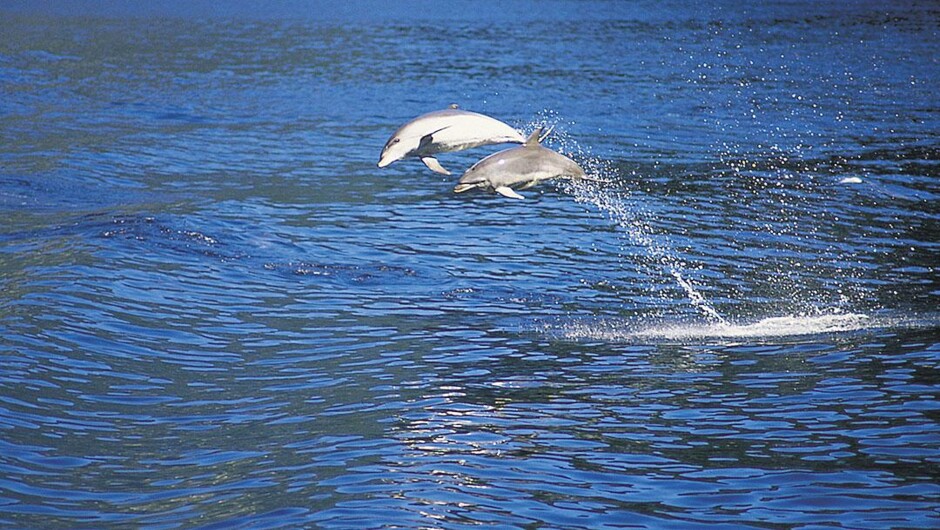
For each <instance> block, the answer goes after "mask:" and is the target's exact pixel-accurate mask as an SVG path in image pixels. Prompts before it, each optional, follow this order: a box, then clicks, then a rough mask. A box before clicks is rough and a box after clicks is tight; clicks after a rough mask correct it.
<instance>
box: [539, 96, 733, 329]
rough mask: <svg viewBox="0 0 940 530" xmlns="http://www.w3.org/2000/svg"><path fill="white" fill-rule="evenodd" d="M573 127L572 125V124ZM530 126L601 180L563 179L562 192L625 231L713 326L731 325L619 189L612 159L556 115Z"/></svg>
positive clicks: (643, 212) (547, 113)
mask: <svg viewBox="0 0 940 530" xmlns="http://www.w3.org/2000/svg"><path fill="white" fill-rule="evenodd" d="M569 125H570V124H569ZM529 126H530V127H537V126H541V127H546V128H551V129H552V130H553V133H552V135H551V136H550V137H549V139H548V142H550V143H554V144H558V145H559V146H560V147H561V151H562V153H564V154H566V155H568V156H571V157H573V158H575V159H576V160H577V161H578V162H579V163H580V164H581V166H582V167H583V168H584V169H585V171H586V172H587V173H588V175H590V176H592V177H594V178H596V179H597V180H596V181H594V180H563V181H558V182H557V183H556V186H557V187H558V189H559V190H560V191H562V192H564V193H567V194H568V195H571V196H572V197H573V198H574V200H575V201H576V202H578V203H587V204H591V205H593V206H594V207H596V208H598V209H599V210H600V211H601V212H603V214H604V215H605V216H606V217H607V218H608V219H610V220H611V221H612V222H613V223H615V224H616V225H617V226H619V227H620V228H621V229H622V230H623V231H622V235H623V236H625V237H626V239H627V240H628V241H629V243H630V244H632V245H633V246H636V247H639V248H642V249H643V250H644V252H645V254H646V257H647V259H648V260H649V261H650V262H652V263H655V264H656V269H658V270H651V271H649V272H651V273H653V274H662V273H666V274H668V275H669V276H671V277H672V278H673V279H674V280H675V282H676V284H677V285H678V286H679V288H680V289H682V291H683V292H684V293H685V295H686V297H688V300H689V302H690V303H691V304H692V306H693V307H695V309H696V310H698V311H699V312H700V313H701V314H702V315H703V316H704V317H705V318H706V319H707V321H708V322H709V323H713V324H728V321H727V320H725V318H724V317H722V316H721V314H719V313H718V311H717V310H715V308H714V307H713V306H712V305H711V303H709V301H708V299H706V298H705V296H704V295H703V294H702V292H701V291H700V290H699V288H698V287H697V286H696V285H695V284H694V283H693V282H692V281H691V280H690V279H688V278H687V277H686V274H684V273H685V272H686V268H685V266H684V265H683V263H682V261H681V260H680V259H679V258H678V257H677V256H676V254H675V252H674V251H673V250H672V248H671V246H670V245H668V243H665V242H663V237H662V236H661V235H659V234H657V233H656V231H655V229H654V227H653V225H652V223H651V222H650V217H651V216H650V215H649V212H647V211H646V210H644V209H643V208H642V207H641V206H639V205H637V204H635V201H633V200H632V199H631V196H630V192H629V191H627V190H623V189H616V188H615V186H614V185H613V182H612V181H613V177H614V176H615V175H616V174H617V172H616V170H615V169H614V168H613V166H612V165H611V162H610V161H609V160H604V159H601V158H599V157H595V156H593V155H591V154H590V153H589V152H587V151H586V150H585V149H584V148H582V147H581V146H580V145H579V144H578V143H577V142H576V141H574V140H572V139H571V138H570V137H569V136H568V135H567V133H566V128H567V127H566V124H564V123H562V122H561V121H560V119H559V117H558V115H557V114H556V113H554V112H553V111H551V110H544V111H542V112H541V113H539V115H538V117H537V119H536V120H535V121H533V122H532V123H530V124H529Z"/></svg>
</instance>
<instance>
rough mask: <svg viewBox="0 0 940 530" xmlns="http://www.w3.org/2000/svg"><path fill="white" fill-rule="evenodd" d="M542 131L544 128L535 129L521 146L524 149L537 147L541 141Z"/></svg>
mask: <svg viewBox="0 0 940 530" xmlns="http://www.w3.org/2000/svg"><path fill="white" fill-rule="evenodd" d="M544 130H545V127H536V128H535V130H534V131H532V134H530V135H529V137H528V138H526V140H525V143H524V144H522V145H524V146H526V147H533V146H538V145H539V142H541V141H542V131H544Z"/></svg>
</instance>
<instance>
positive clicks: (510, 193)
mask: <svg viewBox="0 0 940 530" xmlns="http://www.w3.org/2000/svg"><path fill="white" fill-rule="evenodd" d="M493 191H495V192H496V193H498V194H500V195H502V196H503V197H508V198H510V199H525V197H523V196H522V195H519V194H518V193H516V192H515V191H514V190H513V189H512V188H510V187H509V186H500V187H498V188H496V189H495V190H493Z"/></svg>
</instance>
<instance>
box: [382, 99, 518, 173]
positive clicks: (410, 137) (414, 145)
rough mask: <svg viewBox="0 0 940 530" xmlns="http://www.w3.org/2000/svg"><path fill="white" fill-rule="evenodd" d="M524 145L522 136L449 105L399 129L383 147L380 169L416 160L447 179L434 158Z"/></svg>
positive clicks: (479, 115)
mask: <svg viewBox="0 0 940 530" xmlns="http://www.w3.org/2000/svg"><path fill="white" fill-rule="evenodd" d="M523 142H525V137H524V136H522V133H520V132H519V131H517V130H516V129H513V128H512V127H510V126H509V125H507V124H505V123H503V122H501V121H499V120H497V119H495V118H490V117H489V116H485V115H483V114H478V113H476V112H470V111H466V110H460V109H458V108H457V105H451V106H450V108H448V109H444V110H438V111H434V112H429V113H427V114H424V115H421V116H418V117H417V118H415V119H413V120H411V121H409V122H408V123H406V124H404V125H402V126H401V127H399V128H398V130H397V131H395V133H394V134H392V137H391V138H389V139H388V142H386V143H385V147H384V148H383V149H382V155H381V156H380V157H379V167H385V166H387V165H389V164H391V163H392V162H395V161H396V160H401V159H402V158H406V157H417V158H420V159H421V161H422V162H424V165H426V166H428V168H429V169H431V171H435V172H437V173H442V174H444V175H450V171H447V170H446V169H444V168H443V167H442V166H441V163H440V162H438V161H437V159H436V158H434V155H436V154H437V153H448V152H451V151H461V150H463V149H470V148H472V147H479V146H481V145H490V144H502V143H517V144H521V143H523Z"/></svg>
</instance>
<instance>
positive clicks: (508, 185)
mask: <svg viewBox="0 0 940 530" xmlns="http://www.w3.org/2000/svg"><path fill="white" fill-rule="evenodd" d="M541 134H542V128H541V127H539V128H538V129H536V130H535V131H534V132H533V133H532V134H531V135H530V136H529V138H528V139H527V140H526V141H525V143H524V144H523V145H521V146H519V147H513V148H511V149H506V150H505V151H500V152H498V153H494V154H492V155H490V156H488V157H486V158H484V159H483V160H480V161H479V162H477V163H476V164H474V165H473V166H472V167H471V168H470V169H468V170H467V172H466V173H464V174H463V176H462V177H460V180H459V181H457V186H456V187H455V188H454V191H455V192H457V193H463V192H465V191H467V190H472V189H474V188H482V189H484V190H492V191H495V192H496V193H499V194H500V195H502V196H504V197H509V198H511V199H523V198H524V197H523V196H522V195H519V194H518V193H516V191H515V190H514V189H513V188H516V189H522V190H524V189H526V188H531V187H532V186H535V185H536V184H538V183H539V182H541V181H543V180H550V179H558V178H571V179H588V178H589V177H587V175H586V174H585V172H584V170H583V169H581V166H579V165H578V164H577V163H575V161H574V160H572V159H570V158H568V157H567V156H564V155H562V154H559V153H556V152H555V151H552V150H551V149H546V148H545V147H542V146H541V145H539V141H541V140H542V139H543V138H544V136H541ZM540 136H541V137H540ZM591 180H593V179H591Z"/></svg>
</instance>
